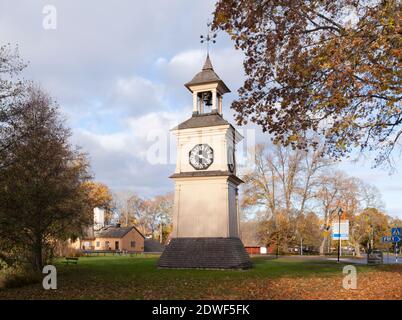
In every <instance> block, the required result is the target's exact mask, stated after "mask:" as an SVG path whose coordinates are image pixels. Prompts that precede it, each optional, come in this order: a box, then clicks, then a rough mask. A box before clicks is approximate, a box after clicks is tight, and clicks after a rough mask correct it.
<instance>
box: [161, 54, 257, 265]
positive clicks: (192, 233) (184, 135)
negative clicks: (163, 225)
mask: <svg viewBox="0 0 402 320" xmlns="http://www.w3.org/2000/svg"><path fill="white" fill-rule="evenodd" d="M185 86H186V87H187V89H189V90H190V92H191V93H192V95H193V114H192V117H191V118H190V119H188V120H186V121H184V122H183V123H181V124H179V125H178V126H177V127H176V128H174V129H172V132H173V133H174V134H175V135H176V137H177V164H176V170H175V172H174V174H173V175H172V176H171V177H170V178H172V179H173V180H174V182H175V199H174V210H173V232H172V239H171V241H170V243H169V245H168V246H167V247H166V249H165V251H164V252H163V254H162V256H161V258H160V260H159V263H158V266H159V267H162V268H218V269H222V268H250V267H251V261H250V258H249V256H248V254H247V252H246V250H245V249H244V246H243V243H242V242H241V240H240V239H239V213H238V186H239V184H240V183H242V180H241V179H240V178H238V177H237V176H236V157H235V151H236V144H237V143H238V142H239V141H240V140H241V139H242V138H243V137H242V136H241V135H240V133H239V132H238V131H237V130H236V129H235V128H234V127H233V126H232V125H231V124H230V123H229V122H227V121H226V120H224V118H223V115H222V96H223V95H224V94H225V93H227V92H230V90H229V89H228V87H227V86H226V85H225V83H224V82H223V81H222V80H221V79H220V78H219V77H218V75H217V74H216V73H215V71H214V69H213V67H212V64H211V61H210V58H209V56H207V58H206V61H205V64H204V67H203V68H202V71H201V72H199V73H197V74H196V75H195V77H194V78H193V79H192V80H191V81H190V82H188V83H186V84H185Z"/></svg>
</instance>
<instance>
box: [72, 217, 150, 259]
mask: <svg viewBox="0 0 402 320" xmlns="http://www.w3.org/2000/svg"><path fill="white" fill-rule="evenodd" d="M144 238H145V237H144V235H143V234H142V233H141V232H140V231H139V230H138V229H137V228H136V227H134V226H132V227H121V226H120V224H117V225H115V226H107V227H103V228H102V229H100V230H99V231H95V232H94V236H93V237H83V238H82V239H77V240H76V241H75V242H74V243H72V245H71V246H72V247H73V248H74V249H80V250H94V251H96V250H102V251H104V250H116V251H136V252H143V251H144Z"/></svg>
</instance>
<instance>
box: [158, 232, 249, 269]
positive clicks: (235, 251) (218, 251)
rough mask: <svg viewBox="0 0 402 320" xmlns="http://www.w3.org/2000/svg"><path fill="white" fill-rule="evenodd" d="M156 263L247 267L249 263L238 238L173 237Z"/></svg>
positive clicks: (216, 267)
mask: <svg viewBox="0 0 402 320" xmlns="http://www.w3.org/2000/svg"><path fill="white" fill-rule="evenodd" d="M158 267H159V268H183V269H184V268H186V269H187V268H199V269H249V268H252V263H251V260H250V257H249V256H248V253H247V251H246V249H245V248H244V246H243V243H242V242H241V240H240V239H239V238H173V239H172V240H171V241H170V243H169V245H168V246H166V248H165V250H164V251H163V253H162V255H161V257H160V258H159V261H158Z"/></svg>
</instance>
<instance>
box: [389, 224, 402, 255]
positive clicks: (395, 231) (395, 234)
mask: <svg viewBox="0 0 402 320" xmlns="http://www.w3.org/2000/svg"><path fill="white" fill-rule="evenodd" d="M391 235H392V242H393V243H395V246H394V251H395V263H398V243H399V241H401V238H400V235H401V228H392V229H391Z"/></svg>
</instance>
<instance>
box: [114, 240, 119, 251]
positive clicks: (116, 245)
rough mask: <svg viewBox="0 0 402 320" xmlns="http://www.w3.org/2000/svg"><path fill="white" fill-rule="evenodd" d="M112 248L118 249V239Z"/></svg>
mask: <svg viewBox="0 0 402 320" xmlns="http://www.w3.org/2000/svg"><path fill="white" fill-rule="evenodd" d="M114 249H115V250H119V241H116V242H115V243H114Z"/></svg>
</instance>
